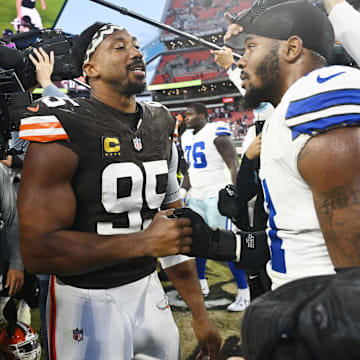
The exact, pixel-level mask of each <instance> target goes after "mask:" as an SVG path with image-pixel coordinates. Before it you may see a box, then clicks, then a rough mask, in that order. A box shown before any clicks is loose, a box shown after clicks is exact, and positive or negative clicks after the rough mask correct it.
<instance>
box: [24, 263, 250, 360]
mask: <svg viewBox="0 0 360 360" xmlns="http://www.w3.org/2000/svg"><path fill="white" fill-rule="evenodd" d="M206 266H207V271H206V275H207V278H208V283H209V287H210V294H209V296H208V297H207V298H206V301H209V302H211V301H212V300H216V299H224V298H225V299H228V300H229V301H233V300H234V297H235V294H236V292H237V288H236V285H235V283H234V281H233V278H232V275H231V272H230V270H229V268H228V267H227V264H226V263H223V262H219V261H212V260H208V262H207V265H206ZM163 286H164V288H165V290H166V291H170V290H172V289H173V287H172V285H171V283H169V282H164V283H163ZM172 311H173V315H174V318H175V322H176V324H177V326H178V328H179V331H180V342H181V354H182V356H181V359H182V360H195V357H196V355H197V353H198V351H199V347H198V343H197V340H196V338H195V336H194V333H193V330H192V327H191V312H190V311H189V309H188V308H186V307H175V306H172ZM208 312H209V315H210V318H211V319H212V320H213V321H214V323H215V324H216V326H217V328H218V330H219V332H220V334H221V336H222V339H223V346H222V350H221V360H226V359H227V358H228V357H230V356H235V355H238V356H240V355H242V351H241V337H240V327H241V321H242V318H243V315H244V313H242V312H238V313H236V312H235V313H231V312H228V311H227V310H226V305H224V306H217V307H216V308H211V309H209V310H208ZM31 326H32V327H33V329H34V330H35V331H36V332H37V333H39V332H40V314H39V310H38V309H35V310H32V324H31ZM42 359H44V358H43V357H42ZM84 360H85V359H84Z"/></svg>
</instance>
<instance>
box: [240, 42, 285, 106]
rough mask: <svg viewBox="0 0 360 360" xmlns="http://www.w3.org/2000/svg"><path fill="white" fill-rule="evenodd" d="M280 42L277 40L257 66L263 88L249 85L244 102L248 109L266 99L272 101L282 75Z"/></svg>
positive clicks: (256, 72)
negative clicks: (279, 51)
mask: <svg viewBox="0 0 360 360" xmlns="http://www.w3.org/2000/svg"><path fill="white" fill-rule="evenodd" d="M279 45H280V44H279V42H277V41H275V42H274V45H273V47H272V48H271V49H270V51H269V53H268V54H267V55H266V56H265V58H264V60H263V61H262V62H261V63H260V64H259V65H258V66H257V68H256V71H255V74H256V75H257V76H258V77H259V78H260V80H261V82H262V86H261V88H253V87H251V86H250V87H249V88H248V89H247V90H246V93H245V97H244V102H245V108H246V109H257V108H258V107H259V106H260V104H261V103H262V102H264V101H271V95H272V94H273V92H274V90H273V89H274V87H275V86H277V85H276V84H277V81H278V80H279V77H280V61H279V53H278V50H279Z"/></svg>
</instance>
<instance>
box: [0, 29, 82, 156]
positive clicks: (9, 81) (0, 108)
mask: <svg viewBox="0 0 360 360" xmlns="http://www.w3.org/2000/svg"><path fill="white" fill-rule="evenodd" d="M75 39H76V38H75V37H72V36H69V35H67V34H65V33H64V32H63V31H61V30H32V31H29V32H27V33H21V34H16V35H14V36H13V37H11V38H0V159H5V158H6V157H7V155H8V154H12V155H14V154H17V153H18V152H17V151H16V150H14V149H11V150H10V149H9V145H8V143H9V140H10V138H11V132H12V131H16V130H18V128H19V121H20V118H21V115H22V113H23V112H24V111H25V109H26V106H28V105H30V104H31V102H32V96H31V93H30V92H29V91H28V90H29V89H30V88H31V87H33V86H35V85H36V84H37V80H36V70H35V66H34V64H33V63H32V62H31V60H30V59H29V55H30V54H32V53H33V51H34V49H35V48H40V47H41V48H43V49H44V50H45V51H46V52H47V53H48V54H49V53H50V52H51V51H53V52H54V57H55V64H54V71H53V74H52V76H51V79H52V80H54V81H59V80H66V79H73V78H75V77H78V76H80V75H81V70H80V68H79V67H78V66H77V64H76V61H75V58H74V57H73V56H72V46H73V44H74V40H75Z"/></svg>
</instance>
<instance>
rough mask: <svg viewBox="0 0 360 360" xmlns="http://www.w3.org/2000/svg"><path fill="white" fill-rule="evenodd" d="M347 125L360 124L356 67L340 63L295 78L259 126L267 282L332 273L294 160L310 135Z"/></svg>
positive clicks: (307, 191) (359, 85)
mask: <svg viewBox="0 0 360 360" xmlns="http://www.w3.org/2000/svg"><path fill="white" fill-rule="evenodd" d="M351 125H358V126H359V125H360V71H359V70H357V69H354V68H350V67H345V66H329V67H325V68H322V69H317V70H315V71H312V72H311V73H309V74H307V75H306V76H304V77H302V78H301V79H299V80H298V81H297V82H296V83H294V84H293V85H292V86H291V87H290V88H289V89H288V90H287V92H286V93H285V94H284V96H283V98H282V100H281V102H280V104H279V105H278V106H277V107H276V109H275V111H274V113H273V115H272V116H271V118H270V119H269V121H267V122H266V123H265V125H264V128H263V135H262V148H261V157H260V161H261V166H260V178H261V181H262V184H263V189H264V193H265V203H266V207H267V208H268V212H269V221H268V230H267V231H268V241H269V245H270V248H271V262H270V263H269V264H268V269H267V270H268V273H269V276H270V277H271V279H272V281H273V287H277V286H279V285H281V284H284V283H285V282H288V281H292V280H295V279H298V278H301V277H305V276H313V275H322V274H331V273H333V272H334V267H333V264H332V262H331V259H330V256H329V253H328V250H327V247H326V244H325V241H324V238H323V235H322V232H321V230H320V224H319V221H318V218H317V215H316V211H315V207H314V203H313V197H312V193H311V190H310V188H309V186H308V185H307V184H306V183H305V181H304V180H303V178H302V177H301V175H300V173H299V171H298V167H297V159H298V155H299V153H300V152H301V150H302V148H303V147H304V146H305V144H306V142H307V141H308V140H309V139H310V138H311V137H312V136H315V135H317V134H319V133H322V132H325V131H328V130H330V129H333V128H337V127H343V126H351Z"/></svg>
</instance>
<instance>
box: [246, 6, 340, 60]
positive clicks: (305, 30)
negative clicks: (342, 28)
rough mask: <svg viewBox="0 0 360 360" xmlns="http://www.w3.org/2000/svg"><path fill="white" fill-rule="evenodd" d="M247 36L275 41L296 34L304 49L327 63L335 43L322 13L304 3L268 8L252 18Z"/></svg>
mask: <svg viewBox="0 0 360 360" xmlns="http://www.w3.org/2000/svg"><path fill="white" fill-rule="evenodd" d="M247 33H248V34H254V35H259V36H264V37H268V38H271V39H278V40H287V39H289V38H290V37H291V36H293V35H297V36H299V37H300V38H301V39H302V41H303V45H304V47H305V48H307V49H310V50H313V51H315V52H317V53H318V54H320V55H322V56H324V57H325V59H327V60H329V59H330V57H331V52H332V48H333V46H334V43H335V35H334V30H333V27H332V25H331V23H330V21H329V19H328V17H327V15H326V14H325V13H324V11H322V10H321V9H320V8H319V7H317V6H315V5H311V4H310V3H308V2H303V1H297V2H285V3H282V4H278V5H274V6H271V7H269V8H268V9H266V10H265V11H264V12H263V13H262V14H261V15H259V16H257V17H256V18H255V19H254V21H253V22H252V23H251V25H250V26H249V28H248V30H247Z"/></svg>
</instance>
